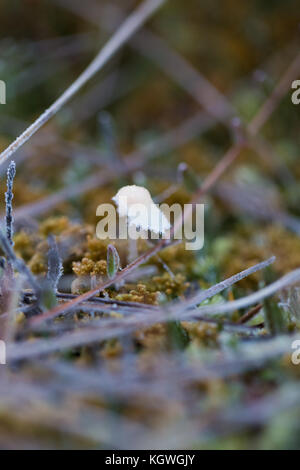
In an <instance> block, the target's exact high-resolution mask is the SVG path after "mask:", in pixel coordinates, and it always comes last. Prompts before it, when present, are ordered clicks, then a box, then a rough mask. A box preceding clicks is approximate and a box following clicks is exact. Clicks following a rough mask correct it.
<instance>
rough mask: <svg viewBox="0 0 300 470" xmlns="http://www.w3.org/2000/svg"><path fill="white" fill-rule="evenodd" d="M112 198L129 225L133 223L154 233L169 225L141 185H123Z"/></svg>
mask: <svg viewBox="0 0 300 470" xmlns="http://www.w3.org/2000/svg"><path fill="white" fill-rule="evenodd" d="M112 200H113V201H114V202H115V203H116V205H117V208H118V212H119V215H120V217H127V220H128V225H129V226H130V225H131V224H133V225H135V226H136V227H140V228H141V229H142V230H146V231H147V230H150V231H152V232H155V233H165V232H166V231H167V230H169V229H170V227H171V225H170V223H169V221H168V220H167V218H166V216H165V215H164V214H163V213H162V212H161V210H160V209H159V208H158V206H157V205H156V204H155V203H154V202H153V200H152V198H151V195H150V193H149V191H148V189H146V188H144V187H142V186H136V185H130V186H124V187H123V188H121V189H119V191H118V192H117V194H116V195H115V196H114V197H113V198H112Z"/></svg>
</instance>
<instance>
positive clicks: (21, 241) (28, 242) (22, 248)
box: [14, 230, 34, 261]
mask: <svg viewBox="0 0 300 470" xmlns="http://www.w3.org/2000/svg"><path fill="white" fill-rule="evenodd" d="M14 249H15V252H16V254H17V255H18V256H21V258H23V259H24V261H29V260H30V258H32V257H33V255H34V240H33V237H32V236H30V235H29V234H28V233H27V232H25V230H21V231H20V232H18V233H16V234H15V236H14Z"/></svg>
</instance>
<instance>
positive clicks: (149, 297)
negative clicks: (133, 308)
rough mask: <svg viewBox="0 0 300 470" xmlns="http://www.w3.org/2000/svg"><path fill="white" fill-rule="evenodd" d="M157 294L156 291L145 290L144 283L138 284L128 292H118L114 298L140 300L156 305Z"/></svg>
mask: <svg viewBox="0 0 300 470" xmlns="http://www.w3.org/2000/svg"><path fill="white" fill-rule="evenodd" d="M158 295H159V293H158V292H150V291H149V290H147V287H146V285H145V284H138V285H137V286H136V288H135V289H133V290H131V291H130V292H129V293H128V294H126V293H124V294H118V295H116V297H115V299H116V300H122V301H125V302H140V303H143V304H149V305H157V304H158Z"/></svg>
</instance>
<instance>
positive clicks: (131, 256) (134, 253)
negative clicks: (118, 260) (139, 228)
mask: <svg viewBox="0 0 300 470" xmlns="http://www.w3.org/2000/svg"><path fill="white" fill-rule="evenodd" d="M137 257H138V249H137V240H134V239H133V238H128V262H129V263H132V261H134V260H135V259H136V258H137Z"/></svg>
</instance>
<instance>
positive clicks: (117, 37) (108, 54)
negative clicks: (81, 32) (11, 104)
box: [0, 0, 165, 165]
mask: <svg viewBox="0 0 300 470" xmlns="http://www.w3.org/2000/svg"><path fill="white" fill-rule="evenodd" d="M164 2H165V0H145V1H144V2H143V3H142V4H141V5H140V6H139V7H137V9H136V10H134V11H133V13H131V14H130V15H129V16H128V18H127V19H126V20H125V21H124V23H123V24H122V25H121V26H120V28H119V29H118V30H117V32H116V33H115V34H114V35H113V36H112V37H111V38H110V39H109V41H108V42H107V43H106V44H105V46H104V47H103V48H102V49H101V51H100V52H99V54H98V55H97V56H96V57H95V59H94V60H93V61H92V62H91V63H90V65H89V66H88V67H87V68H86V69H85V70H84V71H83V73H82V74H81V75H80V76H79V77H78V78H77V79H76V80H75V81H74V82H73V83H72V85H71V86H70V87H69V88H67V90H65V92H64V93H63V94H62V95H61V96H60V97H59V98H58V99H57V100H56V101H55V102H54V103H53V104H52V105H51V106H50V108H48V109H47V110H46V111H45V112H44V113H43V114H41V115H40V116H39V118H38V119H37V120H36V121H35V122H34V123H33V124H31V126H29V127H28V128H27V129H26V130H25V131H24V132H23V133H22V134H21V135H20V136H19V137H18V138H17V139H16V140H15V141H14V142H12V144H10V145H9V147H8V148H7V149H6V150H4V151H3V152H2V153H1V154H0V165H1V164H2V163H3V162H5V160H7V159H8V158H10V157H11V156H12V155H13V154H14V153H15V152H16V151H17V150H18V149H19V148H20V147H21V146H22V145H24V144H25V142H27V141H28V140H29V139H30V137H32V136H33V135H34V134H35V133H36V132H37V131H38V130H39V129H40V128H41V127H42V126H43V125H44V124H46V122H48V121H49V119H51V118H52V117H53V116H54V115H55V114H56V113H57V112H58V111H59V110H60V109H61V108H62V107H63V106H64V105H65V104H66V103H67V102H68V101H69V100H70V99H71V98H72V97H73V96H74V95H75V94H76V93H77V92H78V91H79V90H80V88H82V87H83V86H84V85H85V84H86V83H87V82H88V81H89V80H90V79H91V78H92V77H93V76H94V75H95V74H96V73H97V72H99V70H101V68H102V67H103V66H104V65H105V64H106V63H107V62H108V61H109V60H110V59H111V58H112V56H113V55H115V54H116V52H118V50H119V49H120V48H121V47H123V46H124V44H125V43H126V42H127V41H128V40H129V38H130V37H131V36H133V34H135V32H136V31H137V30H138V29H139V28H140V27H141V26H142V25H143V24H144V23H145V21H147V20H148V19H149V18H150V16H151V15H153V14H154V12H155V11H156V10H157V9H158V8H159V7H160V6H162V4H163V3H164Z"/></svg>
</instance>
